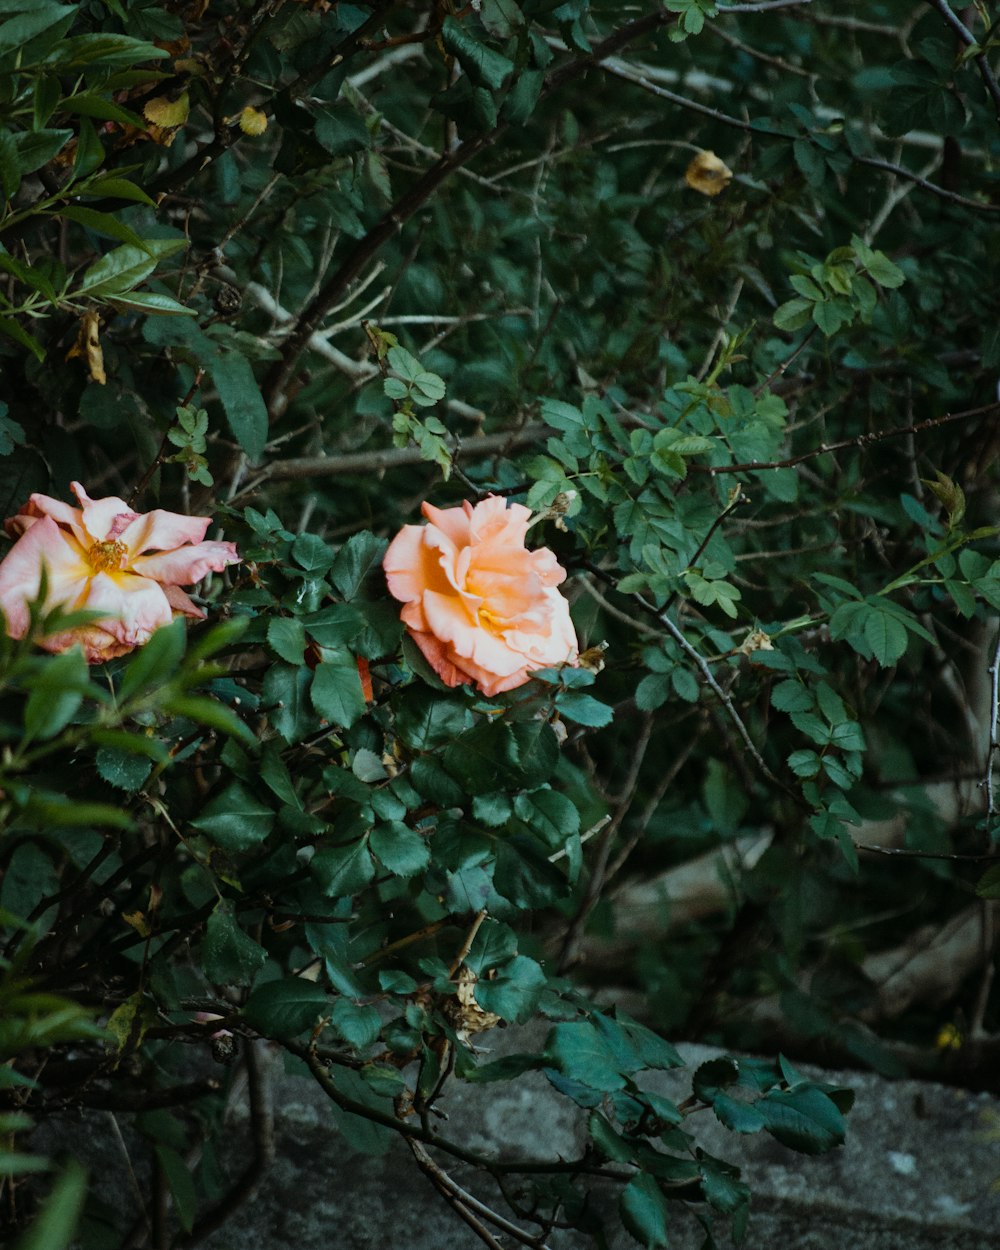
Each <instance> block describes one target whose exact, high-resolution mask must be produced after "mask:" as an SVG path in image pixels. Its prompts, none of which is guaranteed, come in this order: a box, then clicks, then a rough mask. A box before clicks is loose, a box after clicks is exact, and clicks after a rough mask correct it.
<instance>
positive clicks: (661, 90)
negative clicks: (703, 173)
mask: <svg viewBox="0 0 1000 1250" xmlns="http://www.w3.org/2000/svg"><path fill="white" fill-rule="evenodd" d="M601 68H602V69H604V70H606V71H607V72H608V73H609V74H613V75H614V76H615V77H616V78H620V79H622V81H623V82H630V83H632V85H633V86H635V87H641V88H642V90H643V91H648V92H649V93H650V95H654V96H657V97H658V98H659V99H661V100H669V101H670V102H671V103H672V104H677V105H679V106H680V107H681V108H683V109H688V110H689V111H690V112H693V113H700V114H702V116H704V117H711V118H712V120H713V121H717V122H721V123H722V125H724V126H732V127H734V128H735V129H737V130H742V131H745V132H747V133H748V134H752V135H769V136H770V137H771V138H774V139H785V140H788V141H791V140H792V139H794V137H795V136H794V135H792V134H789V133H787V132H786V131H784V130H777V129H775V128H774V127H773V126H765V125H764V124H763V123H760V122H753V121H744V120H743V119H742V118H740V117H732V116H731V115H730V114H729V113H723V112H721V111H720V110H719V109H715V108H712V107H711V106H710V105H708V104H699V103H697V101H695V100H690V99H688V97H687V96H683V95H678V94H677V92H676V91H669V90H668V89H667V88H666V87H660V86H658V85H657V84H656V83H654V82H650V80H649V79H648V78H646V77H644V76H643V75H642V74H637V73H636V72H635V71H634V70H633V69H632V68H631V67H630V66H628V65H627V64H625V62H624V61H618V60H613V59H606V60H602V61H601ZM851 160H852V161H854V162H855V164H858V165H867V166H869V168H871V169H881V170H884V171H885V172H886V173H890V174H896V175H897V177H899V178H905V179H906V180H908V181H909V182H912V183H914V184H915V185H916V186H918V187H923V189H924V190H925V191H930V192H932V193H933V194H934V195H937V196H939V197H940V198H941V199H943V200H948V201H949V202H950V203H952V204H961V205H962V207H963V208H971V209H973V210H975V211H976V212H979V213H1000V205H997V204H984V203H980V202H979V201H978V200H970V199H968V198H967V197H966V196H964V195H959V194H958V193H957V192H955V191H949V190H947V189H946V188H945V187H942V186H939V185H938V184H937V183H936V182H929V181H928V180H927V179H926V178H924V177H923V176H922V175H921V174H916V173H914V172H913V170H912V169H907V168H906V167H905V166H904V165H894V164H893V163H892V162H891V161H884V160H882V159H881V158H879V157H875V156H857V155H855V154H854V153H851Z"/></svg>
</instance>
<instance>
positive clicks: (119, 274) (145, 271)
mask: <svg viewBox="0 0 1000 1250" xmlns="http://www.w3.org/2000/svg"><path fill="white" fill-rule="evenodd" d="M74 211H75V212H78V211H83V212H85V213H91V212H93V209H84V210H74ZM183 246H184V241H183V240H182V239H146V240H141V246H137V245H131V244H126V246H124V247H116V248H115V249H114V250H113V251H111V252H108V254H107V255H106V256H102V257H101V259H100V260H98V261H95V262H94V263H93V264H92V265H91V266H90V268H89V269H87V270H86V271H85V272H84V275H83V277H82V278H81V279H80V283H79V285H78V286H77V288H76V290H75V292H74V294H75V295H91V296H97V295H101V296H108V295H116V294H121V293H124V292H125V291H130V290H131V289H132V288H133V287H135V286H138V285H139V283H140V282H142V281H143V280H144V279H145V278H148V277H149V275H150V274H151V273H152V272H153V270H154V269H155V268H156V266H157V265H158V264H159V262H160V261H161V260H164V259H165V258H166V257H168V256H172V255H173V254H174V253H175V252H177V251H179V250H180V249H181V248H182V247H183Z"/></svg>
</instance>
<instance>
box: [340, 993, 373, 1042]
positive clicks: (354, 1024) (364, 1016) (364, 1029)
mask: <svg viewBox="0 0 1000 1250" xmlns="http://www.w3.org/2000/svg"><path fill="white" fill-rule="evenodd" d="M330 1023H331V1024H332V1025H333V1027H334V1029H336V1031H337V1032H338V1033H339V1034H340V1036H341V1037H342V1038H343V1039H344V1041H345V1042H347V1044H348V1045H349V1046H353V1047H354V1049H355V1050H365V1049H367V1047H369V1046H371V1045H372V1044H373V1043H374V1042H376V1041H377V1040H378V1035H379V1033H380V1032H381V1031H382V1018H381V1016H380V1015H379V1013H378V1011H377V1010H376V1009H375V1008H374V1007H362V1006H359V1005H358V1004H357V1003H353V1002H351V1000H350V999H349V998H338V999H337V1001H336V1002H335V1003H334V1004H333V1011H332V1013H331V1016H330Z"/></svg>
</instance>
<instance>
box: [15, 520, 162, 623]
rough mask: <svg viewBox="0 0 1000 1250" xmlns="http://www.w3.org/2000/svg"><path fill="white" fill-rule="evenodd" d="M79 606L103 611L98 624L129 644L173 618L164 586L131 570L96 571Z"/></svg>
mask: <svg viewBox="0 0 1000 1250" xmlns="http://www.w3.org/2000/svg"><path fill="white" fill-rule="evenodd" d="M29 532H30V531H29ZM80 606H81V607H84V608H88V609H90V610H92V611H95V612H101V613H102V614H104V615H105V616H106V617H107V618H108V619H107V620H102V621H100V622H98V623H99V624H100V626H101V628H103V629H106V630H107V631H108V633H109V634H112V635H113V636H114V637H115V638H116V639H117V640H118V641H119V642H121V643H125V644H127V645H128V646H129V647H135V646H139V645H140V644H141V643H143V642H147V641H148V640H149V637H150V635H151V634H152V632H153V630H154V629H159V628H160V626H161V625H169V624H170V622H171V621H172V620H173V613H172V612H171V610H170V604H169V602H168V601H167V596H166V595H165V594H164V592H163V587H162V586H159V585H158V584H157V583H156V582H154V581H150V579H149V578H148V577H136V576H135V575H134V574H131V573H96V574H95V575H94V576H93V578H91V582H90V586H89V588H88V592H87V598H86V600H85V601H84V602H83V603H82V604H81V605H80Z"/></svg>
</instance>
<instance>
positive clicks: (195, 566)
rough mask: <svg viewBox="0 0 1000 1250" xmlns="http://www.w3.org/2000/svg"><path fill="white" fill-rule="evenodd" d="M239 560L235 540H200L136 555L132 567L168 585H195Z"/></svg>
mask: <svg viewBox="0 0 1000 1250" xmlns="http://www.w3.org/2000/svg"><path fill="white" fill-rule="evenodd" d="M239 559H240V557H239V556H238V555H237V554H236V547H235V546H234V544H233V543H217V542H210V543H197V544H196V545H195V546H193V547H179V548H178V549H177V550H176V551H160V552H157V554H156V555H152V556H136V557H135V558H134V559H133V560H132V562H131V569H132V572H134V573H138V574H139V576H140V577H151V578H152V579H153V580H154V581H157V582H162V583H163V584H164V585H165V586H191V585H193V584H194V583H195V582H200V581H201V579H202V578H203V577H204V576H205V574H206V573H221V572H222V570H223V569H224V568H225V567H226V566H227V565H229V564H238V563H239Z"/></svg>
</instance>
